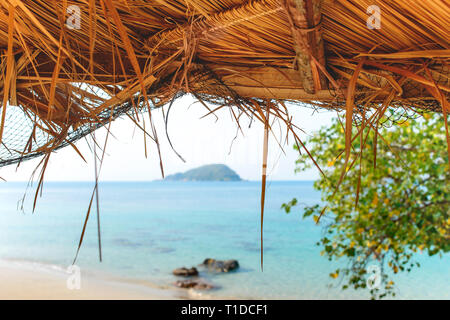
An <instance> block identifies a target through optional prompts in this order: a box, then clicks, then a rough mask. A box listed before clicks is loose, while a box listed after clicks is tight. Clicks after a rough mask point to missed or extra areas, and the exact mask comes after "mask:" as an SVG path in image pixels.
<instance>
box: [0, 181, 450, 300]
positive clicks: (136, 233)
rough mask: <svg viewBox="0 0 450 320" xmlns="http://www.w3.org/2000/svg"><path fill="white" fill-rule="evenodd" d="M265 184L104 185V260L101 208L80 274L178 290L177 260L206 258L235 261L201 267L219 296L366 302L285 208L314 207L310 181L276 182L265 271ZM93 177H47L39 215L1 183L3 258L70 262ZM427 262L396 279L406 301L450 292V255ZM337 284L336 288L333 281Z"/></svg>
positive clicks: (21, 187)
mask: <svg viewBox="0 0 450 320" xmlns="http://www.w3.org/2000/svg"><path fill="white" fill-rule="evenodd" d="M260 188H261V186H260V183H259V182H247V181H244V182H142V183H141V182H120V183H114V182H103V183H101V184H100V205H101V227H102V242H103V246H102V247H103V262H102V263H99V261H98V247H97V230H96V215H95V211H93V213H92V216H91V219H90V221H89V224H88V228H87V233H86V237H85V241H84V244H83V246H82V248H81V252H80V255H79V259H78V261H77V265H78V266H79V267H80V268H81V270H82V272H85V273H89V274H92V275H97V276H102V277H109V278H116V279H122V280H124V281H130V282H134V283H141V284H146V283H148V284H152V285H156V286H160V287H167V288H170V287H171V286H172V284H173V282H174V281H175V280H176V279H175V277H174V276H173V275H172V274H171V272H172V270H173V269H175V268H177V267H182V266H186V267H191V266H196V265H198V264H200V263H201V262H202V261H203V260H204V259H205V258H216V259H237V260H239V263H240V265H241V268H240V269H239V271H238V272H234V273H229V274H222V275H210V274H203V275H202V276H204V277H205V278H206V279H207V280H208V281H210V282H212V283H213V284H215V285H216V286H218V287H219V288H218V289H216V290H213V291H210V292H208V293H207V294H208V295H210V296H211V297H213V298H256V299H258V298H262V299H335V298H336V299H354V298H361V299H366V298H368V297H369V295H368V293H367V292H364V291H352V290H346V291H342V290H340V289H339V287H337V285H338V281H336V280H332V279H331V278H330V277H329V273H330V272H333V271H334V270H335V269H336V267H337V266H338V265H339V264H340V263H346V261H345V260H343V261H341V262H337V263H336V262H329V261H328V260H327V259H326V258H324V257H322V256H320V254H319V253H320V251H321V249H320V248H319V247H317V246H316V245H315V243H316V242H317V241H318V240H319V239H320V237H321V234H322V232H323V228H322V227H320V226H319V227H318V226H316V225H315V224H314V223H313V222H312V221H311V220H303V219H302V218H301V216H302V212H301V209H297V211H294V212H292V213H291V214H289V215H287V214H285V213H284V212H283V211H282V210H281V209H280V206H281V204H282V203H283V202H286V201H289V200H290V199H292V197H297V198H298V199H299V202H301V203H306V204H313V203H317V202H318V201H320V194H319V193H317V192H316V191H314V189H313V188H312V182H270V183H269V184H268V190H267V202H266V214H265V222H264V241H265V252H264V271H261V269H260V252H259V227H260V220H259V219H260V212H259V210H260V209H259V208H260ZM92 189H93V183H78V182H77V183H46V184H45V185H44V191H43V195H42V198H39V199H38V203H37V209H36V212H35V213H34V214H33V213H32V212H31V210H32V200H33V196H34V190H31V189H30V190H29V191H28V192H27V195H26V199H25V205H24V210H21V208H20V205H19V200H20V199H21V198H22V197H23V196H24V194H25V191H26V184H24V183H9V182H8V183H1V184H0V260H4V261H14V262H16V263H24V264H30V263H34V264H39V265H43V266H51V267H54V268H66V267H68V266H69V265H70V264H71V263H72V260H73V258H74V256H75V252H76V248H77V244H78V241H79V237H80V232H81V229H82V225H83V222H84V218H85V214H86V211H87V207H88V204H89V199H90V195H91V193H92ZM417 261H419V262H420V263H421V267H420V268H417V269H414V270H413V271H412V272H411V273H409V274H401V275H398V276H396V278H395V280H396V282H397V288H398V290H397V294H398V298H413V299H420V298H424V299H435V298H443V299H450V257H449V255H447V256H444V257H442V258H440V257H428V256H427V255H425V254H424V255H421V254H418V255H417ZM330 284H331V285H332V287H330Z"/></svg>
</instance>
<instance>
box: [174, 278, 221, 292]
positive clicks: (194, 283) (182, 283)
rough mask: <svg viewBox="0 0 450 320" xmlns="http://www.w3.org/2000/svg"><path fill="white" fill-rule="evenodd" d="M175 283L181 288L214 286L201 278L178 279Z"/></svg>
mask: <svg viewBox="0 0 450 320" xmlns="http://www.w3.org/2000/svg"><path fill="white" fill-rule="evenodd" d="M175 285H176V286H177V287H179V288H183V289H196V290H210V289H213V288H214V286H213V285H212V284H209V283H206V282H203V281H202V280H178V281H177V282H175Z"/></svg>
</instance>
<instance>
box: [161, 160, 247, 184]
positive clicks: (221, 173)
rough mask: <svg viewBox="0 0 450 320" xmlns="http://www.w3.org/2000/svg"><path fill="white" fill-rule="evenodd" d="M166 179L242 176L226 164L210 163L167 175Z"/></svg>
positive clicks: (210, 179)
mask: <svg viewBox="0 0 450 320" xmlns="http://www.w3.org/2000/svg"><path fill="white" fill-rule="evenodd" d="M164 180H165V181H242V179H241V177H239V175H238V174H237V173H236V172H234V171H233V170H232V169H230V168H229V167H227V166H226V165H224V164H210V165H206V166H201V167H198V168H195V169H191V170H189V171H186V172H185V173H176V174H173V175H170V176H167V177H166V178H165V179H164Z"/></svg>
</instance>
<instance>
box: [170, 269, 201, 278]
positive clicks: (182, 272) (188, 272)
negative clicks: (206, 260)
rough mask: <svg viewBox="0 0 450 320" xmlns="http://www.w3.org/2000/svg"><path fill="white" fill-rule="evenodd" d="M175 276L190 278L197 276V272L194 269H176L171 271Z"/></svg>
mask: <svg viewBox="0 0 450 320" xmlns="http://www.w3.org/2000/svg"><path fill="white" fill-rule="evenodd" d="M172 273H173V274H174V275H176V276H182V277H192V276H198V271H197V269H196V268H194V267H192V268H190V269H188V268H184V267H183V268H178V269H175V270H173V272H172Z"/></svg>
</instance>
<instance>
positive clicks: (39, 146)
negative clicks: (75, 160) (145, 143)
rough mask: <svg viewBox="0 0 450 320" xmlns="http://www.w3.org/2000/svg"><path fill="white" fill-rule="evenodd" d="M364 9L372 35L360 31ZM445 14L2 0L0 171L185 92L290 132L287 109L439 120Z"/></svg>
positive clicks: (315, 0)
mask: <svg viewBox="0 0 450 320" xmlns="http://www.w3.org/2000/svg"><path fill="white" fill-rule="evenodd" d="M373 4H376V5H378V6H379V8H380V10H381V28H380V29H370V28H368V26H367V20H368V18H369V16H370V14H368V13H367V9H368V8H369V6H371V5H373ZM449 4H450V2H449V1H447V0H427V1H415V0H398V1H374V0H370V1H369V0H353V1H347V0H325V1H319V0H254V1H250V0H154V1H144V0H79V1H69V0H45V1H44V0H1V1H0V49H1V51H2V55H1V63H0V70H1V72H0V77H1V78H0V88H1V97H2V103H3V104H2V107H1V110H2V118H1V122H0V141H1V142H2V144H1V145H0V166H1V165H5V164H10V163H13V162H17V161H18V160H19V159H23V158H26V157H32V156H34V155H36V154H42V153H44V154H47V153H48V152H50V151H51V150H54V149H55V148H58V147H60V146H64V145H67V144H69V143H72V142H73V141H75V140H76V139H78V138H79V137H81V136H83V135H85V134H87V133H88V132H90V131H91V130H92V129H93V128H97V127H98V126H102V125H105V124H106V123H108V122H109V121H110V120H112V119H113V118H115V117H117V116H120V115H123V114H128V115H130V117H131V118H133V119H135V121H138V120H141V119H139V118H141V117H140V116H139V113H140V112H141V111H143V110H150V109H151V108H155V107H158V106H161V105H164V104H167V103H169V102H171V101H172V100H173V99H174V97H176V96H177V95H178V94H180V93H192V94H194V95H195V96H196V97H197V98H198V99H201V100H202V101H205V102H211V103H214V104H215V105H217V107H225V106H235V107H237V108H238V112H242V113H245V114H248V115H253V116H254V117H256V118H258V119H259V120H261V121H265V118H266V116H265V115H266V114H267V113H266V111H268V113H270V114H271V115H273V116H275V117H279V118H281V119H282V120H283V121H284V122H286V124H287V125H290V123H289V117H288V115H287V113H286V112H287V111H286V110H285V109H284V108H283V101H285V100H292V101H296V102H307V103H312V104H314V105H316V106H319V107H323V108H346V109H347V114H348V117H349V119H350V123H351V117H352V115H353V114H354V113H358V112H359V113H360V112H361V110H366V109H368V108H375V109H377V110H379V111H377V112H378V113H379V115H381V114H382V113H383V112H384V111H383V110H385V108H386V107H387V106H394V107H403V108H411V109H413V110H416V111H422V110H425V109H427V110H431V111H439V112H441V111H444V112H448V111H450V109H449V106H448V104H447V102H446V100H447V98H448V95H449V92H450V83H449V65H448V62H449V58H450V49H449V43H450V41H449V40H450V39H449V37H450V36H449V32H448V31H449V30H450V5H449ZM72 5H76V6H78V7H79V8H80V12H81V21H80V22H81V23H80V29H77V28H69V27H68V24H67V23H68V22H69V26H73V24H70V23H72V22H75V23H76V22H77V21H76V17H75V16H74V14H76V10H75V11H71V10H68V8H69V9H71V7H70V6H72ZM75 27H76V24H75ZM280 103H281V104H280ZM209 106H210V104H209ZM267 106H269V108H267V109H266V107H267ZM205 107H207V108H211V107H208V105H207V104H205ZM214 108H216V107H214ZM212 111H214V110H211V112H212ZM150 117H151V113H150ZM237 117H238V116H237ZM377 118H379V117H375V119H377ZM147 131H148V132H149V136H151V139H153V140H155V141H156V142H157V141H158V140H157V135H156V129H155V128H153V125H152V126H151V129H148V127H147ZM19 140H20V141H19ZM19 142H20V143H19Z"/></svg>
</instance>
